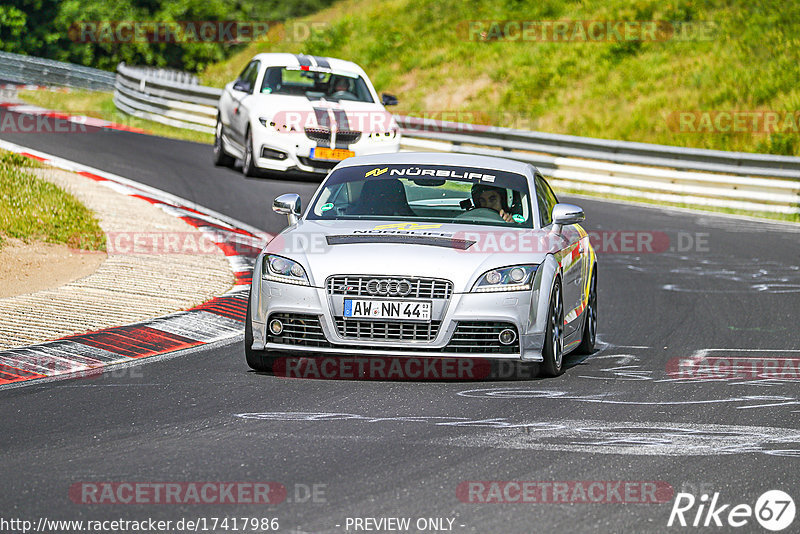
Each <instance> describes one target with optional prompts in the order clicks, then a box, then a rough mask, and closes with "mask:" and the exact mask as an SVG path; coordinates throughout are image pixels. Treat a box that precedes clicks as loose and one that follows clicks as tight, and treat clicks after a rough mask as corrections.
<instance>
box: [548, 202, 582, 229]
mask: <svg viewBox="0 0 800 534" xmlns="http://www.w3.org/2000/svg"><path fill="white" fill-rule="evenodd" d="M585 219H586V215H585V214H584V213H583V208H580V207H578V206H575V205H574V204H561V203H559V204H556V205H555V206H553V232H555V233H556V234H560V233H561V227H562V226H569V225H570V224H578V223H579V222H583V221H584V220H585Z"/></svg>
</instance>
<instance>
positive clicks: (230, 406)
mask: <svg viewBox="0 0 800 534" xmlns="http://www.w3.org/2000/svg"><path fill="white" fill-rule="evenodd" d="M0 138H3V139H6V140H9V141H12V142H14V143H18V144H20V145H23V146H26V147H30V148H34V149H37V150H41V151H45V152H48V153H50V154H54V155H57V156H61V157H65V158H69V159H72V160H75V161H78V162H81V163H84V164H87V165H91V166H94V167H97V168H100V169H102V170H105V171H109V172H113V173H117V174H120V175H122V176H125V177H127V178H130V179H133V180H137V181H140V182H143V183H145V184H148V185H151V186H155V187H158V188H160V189H163V190H166V191H168V192H171V193H174V194H176V195H179V196H182V197H184V198H186V199H189V200H192V201H194V202H196V203H199V204H201V205H203V206H207V207H209V208H212V209H214V210H217V211H220V212H222V213H225V214H228V215H230V216H232V217H235V218H238V219H240V220H242V221H245V222H247V223H250V224H252V225H255V226H257V227H259V228H262V229H264V230H266V231H270V232H276V231H278V230H280V229H281V227H282V225H283V222H284V221H283V219H282V218H280V217H277V216H275V215H274V214H272V213H271V210H270V206H271V201H272V199H273V198H274V197H275V196H276V195H278V194H281V193H285V192H290V191H292V192H298V193H300V194H301V196H302V197H303V200H304V201H307V200H308V198H309V196H310V195H311V193H312V192H313V190H314V189H315V187H316V186H317V183H318V181H315V180H313V179H301V178H296V177H295V178H292V179H286V178H284V177H280V176H272V177H270V178H267V179H263V180H257V179H246V178H244V177H243V176H242V175H241V173H239V172H238V171H236V170H232V169H223V168H215V167H213V166H212V164H211V149H210V147H209V146H204V145H199V144H195V143H190V142H184V141H177V140H170V139H163V138H155V137H148V136H145V135H138V134H132V133H127V132H110V131H95V132H93V133H81V134H52V133H41V134H17V135H11V134H2V135H0ZM574 201H575V202H576V203H579V204H580V205H581V206H583V207H584V209H585V211H586V215H587V221H586V225H585V226H586V228H587V229H588V230H590V231H649V232H653V231H655V232H665V233H666V234H667V235H669V239H670V247H671V248H672V249H673V250H669V249H667V250H663V251H660V252H655V253H626V254H622V253H613V252H610V251H606V252H604V251H603V250H602V249H601V250H600V251H599V252H600V254H599V262H600V263H599V274H600V279H599V280H600V281H599V307H600V313H599V317H600V323H599V338H600V340H601V348H600V350H599V351H597V352H596V353H595V354H593V355H591V356H589V357H583V358H577V357H572V358H569V359H568V364H569V365H570V368H569V369H568V370H567V371H566V373H565V374H564V375H563V376H562V377H559V378H555V379H547V380H539V379H527V378H524V377H522V378H520V377H512V378H511V379H508V380H495V379H493V380H477V381H444V382H443V381H425V380H417V381H408V380H407V381H356V380H316V379H285V378H280V377H276V376H273V375H271V374H259V373H255V372H252V371H250V370H249V369H248V367H247V365H246V363H245V361H244V354H243V349H242V342H241V341H237V342H235V343H231V344H227V345H223V346H211V347H206V348H204V349H203V350H196V351H186V352H182V353H178V354H176V355H173V356H171V357H167V358H157V359H152V360H149V361H144V362H141V364H140V365H137V366H132V367H127V368H121V369H116V370H110V371H108V372H106V373H105V374H104V375H103V376H102V377H100V378H95V379H91V380H89V379H85V380H77V379H67V380H57V381H50V382H40V383H32V384H30V385H26V386H24V387H16V388H4V389H2V390H0V407H2V414H3V417H2V420H3V424H2V427H3V431H2V433H0V450H2V459H3V475H2V476H3V481H2V490H1V491H0V510H2V516H3V518H20V519H28V520H31V521H34V522H35V521H36V520H37V519H38V518H40V517H46V518H48V519H65V520H67V519H68V520H80V519H83V520H103V519H120V518H122V519H134V520H142V519H147V518H158V519H163V520H173V521H176V520H179V519H181V518H189V519H196V518H203V517H205V518H211V517H218V518H222V517H234V516H236V517H259V518H263V517H268V518H273V517H274V518H278V519H279V522H280V531H285V532H289V531H304V532H346V531H347V530H345V526H346V524H347V523H346V521H347V518H356V517H357V518H365V517H374V518H380V517H407V518H411V520H412V526H413V525H414V521H416V520H417V519H418V518H450V519H453V520H454V521H453V523H452V531H453V532H520V533H522V532H542V531H552V532H651V531H652V532H664V531H670V530H689V531H695V530H701V531H702V530H714V531H729V530H731V527H729V526H727V525H725V527H724V528H722V529H720V528H715V527H708V528H705V529H704V528H702V527H701V528H692V527H688V528H685V529H683V528H680V527H677V526H673V527H672V528H667V521H668V519H669V516H670V511H671V509H672V504H673V500H674V499H673V495H672V494H670V495H669V497H670V498H668V499H667V502H664V503H660V504H620V503H616V502H613V503H604V502H600V503H573V504H564V503H563V502H558V503H510V504H496V503H475V502H463V501H462V500H460V499H459V494H457V488H458V487H459V484H461V483H462V482H464V481H539V482H556V481H582V482H584V483H585V484H587V485H588V484H589V482H591V481H650V482H658V483H666V484H669V485H670V486H671V487H672V488H673V492H674V493H677V492H679V491H687V492H689V493H692V494H694V496H695V497H696V498H698V499H699V497H700V495H701V493H703V492H705V493H708V494H713V493H714V492H719V493H720V495H719V502H720V503H725V504H731V505H735V504H740V503H745V504H749V505H751V506H753V505H754V504H755V502H756V499H757V498H758V497H759V496H760V495H761V494H762V493H763V492H765V491H767V490H771V489H780V490H783V491H785V492H787V493H788V494H789V495H790V496H792V497H793V498H794V499H795V501H797V500H798V499H799V498H800V476H799V475H798V473H800V430H798V420H800V417H798V414H800V393H799V392H798V389H797V384H798V382H797V375H796V374H794V375H793V376H791V372H790V373H789V374H788V375H787V374H786V373H784V374H783V375H781V376H782V377H783V378H782V379H778V380H775V379H773V380H765V379H758V378H755V379H754V378H753V377H752V376H749V375H744V376H742V377H740V378H738V379H727V380H707V379H686V380H679V379H676V377H674V376H672V375H670V374H669V372H668V370H669V368H670V361H674V359H675V358H687V357H690V356H693V355H699V356H702V355H703V354H705V355H708V356H721V357H734V356H735V357H741V356H747V357H750V358H752V359H753V360H748V361H750V362H751V363H752V361H755V362H756V363H757V364H762V365H763V364H764V363H765V362H775V361H778V362H785V361H786V360H776V359H779V358H793V359H794V360H788V361H789V362H790V363H791V362H792V361H793V362H794V366H795V369H796V366H797V358H798V357H800V352H798V349H800V334H798V319H797V317H798V312H800V270H799V269H798V265H800V233H798V230H797V229H793V228H790V227H788V226H786V225H781V224H772V223H759V222H749V221H740V220H736V219H731V218H721V217H715V216H708V215H703V214H689V213H681V212H675V211H666V210H660V209H654V208H643V207H637V206H626V205H621V204H617V203H609V202H602V201H594V200H585V199H578V200H574ZM681 236H683V237H681ZM698 238H699V239H700V246H699V247H698V246H697V239H698ZM690 241H692V246H690V243H689V242H690ZM676 248H686V249H688V250H675V249H676ZM186 276H191V273H186ZM703 349H706V352H700V351H703ZM745 349H751V350H745ZM242 414H251V415H249V416H246V417H242ZM252 414H255V415H252ZM312 414H313V415H312ZM101 481H109V482H188V481H195V482H203V481H212V482H220V481H275V482H279V483H281V484H283V485H284V486H285V487H286V488H287V492H288V500H287V501H285V502H282V503H280V504H273V505H253V504H222V505H219V504H217V505H199V504H185V505H175V504H173V505H169V504H160V505H147V504H135V505H134V504H102V505H99V504H97V505H89V504H79V503H75V502H73V501H72V500H70V497H69V489H70V487H71V486H73V485H74V484H76V483H81V482H101ZM312 485H319V486H317V487H318V490H322V491H324V494H318V495H317V498H316V501H317V502H311V501H313V500H314V499H312V500H308V501H304V499H303V498H302V497H303V495H305V493H306V492H305V488H307V487H311V486H312ZM486 487H487V488H489V486H488V485H487V486H486ZM571 487H572V486H571ZM296 493H297V495H296ZM611 496H612V497H613V493H612V494H611ZM298 497H300V498H298ZM579 497H580V496H579V495H578V496H577V497H576V496H574V495H573V496H572V497H570V498H571V499H578V498H579ZM632 500H635V497H634V498H633V499H632ZM696 511H697V506H695V507H693V508H692V509H691V510H690V511H689V512H687V513H686V518H687V521H689V522H691V521H692V520H693V519H694V516H695V512H696ZM726 514H727V511H726V512H725V513H723V514H722V516H721V519H722V520H723V521H725V519H726ZM704 519H705V517H703V520H704ZM444 524H445V525H447V524H448V522H447V521H445V523H444ZM712 524H713V523H712ZM723 524H724V523H723ZM798 525H800V519H796V520H795V522H794V524H792V526H791V527H789V528H788V529H787V530H786V532H789V531H792V530H794V531H795V532H797V531H798ZM239 526H240V527H241V524H240V525H239ZM413 530H415V529H413V528H412V531H413ZM217 531H218V532H223V531H224V530H223V529H222V528H221V527H218V528H217ZM349 531H350V532H352V531H354V530H353V529H352V527H351V529H350V530H349ZM737 531H738V532H766V530H764V529H763V528H762V527H761V526H760V525H759V524H758V523H757V522H756V520H755V519H754V518H752V517H751V518H749V521H748V523H747V524H746V525H745V526H744V527H742V528H739V529H737Z"/></svg>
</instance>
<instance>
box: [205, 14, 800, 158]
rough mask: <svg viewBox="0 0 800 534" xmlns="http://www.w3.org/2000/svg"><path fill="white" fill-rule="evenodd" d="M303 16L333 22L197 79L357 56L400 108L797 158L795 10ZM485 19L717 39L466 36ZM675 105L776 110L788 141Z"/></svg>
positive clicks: (222, 79)
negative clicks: (690, 118) (261, 64)
mask: <svg viewBox="0 0 800 534" xmlns="http://www.w3.org/2000/svg"><path fill="white" fill-rule="evenodd" d="M305 20H314V21H317V22H324V23H326V24H327V27H325V28H324V29H322V30H321V31H312V32H311V37H310V38H309V39H307V40H305V41H303V42H297V41H296V40H282V41H279V40H277V39H276V37H278V35H277V34H276V33H273V34H271V37H272V40H271V41H270V40H267V41H261V42H257V43H253V44H252V45H250V46H249V47H248V48H247V49H245V50H244V51H242V52H240V53H239V54H237V55H235V56H232V58H230V59H229V60H226V61H224V62H222V63H219V64H216V65H212V66H210V67H208V68H207V69H206V70H205V72H204V73H202V74H201V79H202V81H203V83H205V84H208V85H214V86H217V87H221V86H222V85H223V84H224V83H226V82H228V81H230V80H232V79H234V78H235V77H236V75H237V74H238V73H239V72H240V71H241V69H242V68H243V67H244V66H245V64H246V63H247V61H248V60H249V59H250V58H251V57H252V56H253V54H255V53H258V52H293V53H298V52H303V53H309V54H316V55H324V56H333V57H340V58H346V59H350V60H352V61H355V62H356V63H358V64H359V65H361V66H362V67H364V69H365V70H366V71H367V73H368V74H369V75H370V77H371V79H372V80H373V82H374V83H375V85H376V88H377V89H378V91H379V92H380V91H387V92H391V93H395V94H396V95H397V96H398V97H399V99H400V106H398V108H396V109H397V111H398V112H400V113H407V114H414V115H425V114H429V115H431V117H432V118H437V117H436V114H437V113H440V112H442V111H449V112H456V111H460V112H464V113H465V115H464V117H473V118H474V119H477V120H476V121H475V122H478V121H480V122H484V121H481V120H480V119H485V122H484V123H492V124H496V125H500V126H509V127H520V128H526V129H534V130H541V131H546V132H553V133H563V134H572V135H581V136H589V137H599V138H605V139H619V140H625V141H640V142H646V143H661V144H668V145H678V146H691V147H699V148H711V149H719V150H737V151H739V150H740V151H747V152H765V153H775V154H787V155H800V142H799V141H800V131H798V128H800V125H798V124H797V123H796V122H794V123H791V121H790V122H789V123H788V124H786V123H785V121H784V119H785V118H787V116H788V117H789V118H790V117H792V116H794V117H795V120H796V117H797V116H798V113H797V112H798V110H800V85H798V83H797V80H798V79H800V46H798V44H797V23H796V21H798V20H800V4H797V3H791V2H790V3H785V2H779V1H777V0H755V1H753V2H748V3H739V2H730V1H726V0H711V1H709V2H693V1H687V0H676V1H673V2H662V1H661V0H634V1H631V0H602V1H601V0H588V1H585V2H563V1H555V0H551V1H543V2H536V3H526V4H525V5H522V4H521V3H520V2H517V1H516V0H476V1H474V2H463V1H461V0H343V1H342V2H339V3H337V4H336V5H334V6H332V7H331V8H329V9H326V10H323V11H320V12H319V13H317V14H315V15H313V16H311V17H307V18H306V19H305ZM489 20H499V21H504V20H516V21H521V20H524V21H556V20H560V21H688V22H692V23H707V22H710V23H711V25H709V26H707V27H710V28H712V29H713V34H711V35H710V38H709V37H704V38H703V39H705V40H680V39H678V38H675V37H672V38H668V39H666V40H660V41H659V40H656V41H652V40H633V41H621V42H610V41H601V42H581V40H580V38H579V37H571V38H570V39H561V40H560V42H541V41H531V40H528V41H522V40H509V39H505V38H504V37H503V35H499V34H498V33H497V32H494V33H492V31H491V30H490V28H491V27H490V26H489V25H488V24H485V29H486V30H487V33H486V36H485V40H479V39H481V38H480V37H476V38H475V39H472V40H471V39H470V35H471V34H470V31H469V27H470V26H469V23H470V21H489ZM479 24H480V22H479ZM699 27H700V26H696V27H695V28H699ZM570 28H573V29H574V26H570ZM684 28H685V27H684ZM509 35H510V36H512V37H513V35H514V34H513V32H512V33H510V34H509ZM567 35H568V36H575V35H579V34H577V33H576V32H574V31H573V30H572V29H571V30H570V31H569V32H568V33H567ZM659 35H661V34H659ZM683 35H685V36H689V34H687V33H684V34H683ZM659 38H660V37H659ZM682 111H707V112H723V113H725V112H733V111H745V112H764V111H775V112H778V114H779V116H780V117H781V120H780V121H779V122H778V125H779V127H778V128H777V129H778V130H781V131H782V132H783V133H775V132H773V133H771V134H770V133H759V132H749V131H744V132H738V133H708V132H707V131H706V132H702V133H692V132H686V131H685V130H686V129H687V128H684V131H680V124H679V123H677V122H676V119H675V114H676V113H677V112H682ZM470 114H471V115H470ZM785 114H787V115H785ZM465 122H466V121H465ZM694 124H695V125H696V126H697V127H699V126H700V124H701V122H700V118H698V120H697V121H696V122H695V123H694ZM782 125H785V126H786V127H785V128H780V126H782ZM724 126H725V124H722V127H724ZM714 128H716V127H714ZM744 128H745V129H753V127H752V124H751V123H747V124H746V125H745V126H744ZM676 130H678V131H676ZM706 130H707V129H706Z"/></svg>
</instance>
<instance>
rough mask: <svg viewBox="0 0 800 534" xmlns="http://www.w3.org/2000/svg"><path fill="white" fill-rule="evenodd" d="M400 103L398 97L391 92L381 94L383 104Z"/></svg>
mask: <svg viewBox="0 0 800 534" xmlns="http://www.w3.org/2000/svg"><path fill="white" fill-rule="evenodd" d="M397 103H398V101H397V97H396V96H394V95H390V94H389V93H383V94H381V104H383V105H384V106H396V105H397Z"/></svg>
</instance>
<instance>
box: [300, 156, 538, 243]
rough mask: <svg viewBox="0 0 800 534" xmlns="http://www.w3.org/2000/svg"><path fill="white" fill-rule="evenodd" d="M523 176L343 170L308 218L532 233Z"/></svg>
mask: <svg viewBox="0 0 800 534" xmlns="http://www.w3.org/2000/svg"><path fill="white" fill-rule="evenodd" d="M529 198H530V195H529V194H528V180H527V179H526V178H525V177H524V176H522V175H521V174H516V173H511V172H504V171H498V170H492V169H477V168H471V167H453V166H447V165H422V166H414V165H387V166H358V167H344V168H342V169H338V170H336V171H334V172H332V173H331V175H330V176H329V177H328V179H327V180H326V181H325V183H324V184H323V187H322V189H321V190H320V191H319V193H318V194H317V195H316V197H315V199H314V201H313V202H312V205H311V209H310V210H309V211H308V213H307V214H306V218H307V219H318V220H392V221H395V220H396V221H414V222H420V221H435V222H439V223H442V222H444V223H460V224H479V225H488V226H511V227H516V228H533V227H534V219H535V217H534V216H533V214H532V213H531V205H530V201H529Z"/></svg>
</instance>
